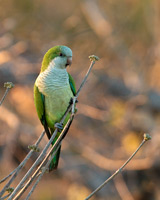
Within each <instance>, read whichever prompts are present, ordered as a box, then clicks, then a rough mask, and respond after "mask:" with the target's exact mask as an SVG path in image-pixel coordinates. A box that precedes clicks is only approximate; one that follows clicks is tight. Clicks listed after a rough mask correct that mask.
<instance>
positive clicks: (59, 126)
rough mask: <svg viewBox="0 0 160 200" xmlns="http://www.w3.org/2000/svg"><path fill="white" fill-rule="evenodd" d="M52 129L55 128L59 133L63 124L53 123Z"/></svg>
mask: <svg viewBox="0 0 160 200" xmlns="http://www.w3.org/2000/svg"><path fill="white" fill-rule="evenodd" d="M54 127H55V128H57V129H58V130H59V131H62V130H63V124H61V123H55V125H54Z"/></svg>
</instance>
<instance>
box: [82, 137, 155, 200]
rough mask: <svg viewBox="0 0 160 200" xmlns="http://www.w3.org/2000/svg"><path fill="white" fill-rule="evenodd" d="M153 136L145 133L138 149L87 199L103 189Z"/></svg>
mask: <svg viewBox="0 0 160 200" xmlns="http://www.w3.org/2000/svg"><path fill="white" fill-rule="evenodd" d="M150 139H151V136H149V134H144V139H143V141H142V142H141V144H140V145H139V147H138V148H137V149H136V151H135V152H134V153H133V154H132V155H131V156H130V157H129V158H128V160H127V161H126V162H125V163H124V164H123V165H122V166H121V167H120V168H119V169H118V170H117V171H116V172H115V173H114V174H112V175H111V176H110V177H109V178H108V179H107V180H106V181H104V182H103V183H102V184H101V185H100V186H99V187H97V188H96V189H95V190H94V191H93V192H92V193H91V194H90V195H89V196H88V197H87V198H86V199H85V200H88V199H90V198H91V197H92V196H93V195H94V194H96V193H97V192H98V191H99V190H100V189H102V188H103V187H104V186H105V185H106V184H107V183H108V182H109V181H110V180H112V179H113V178H114V177H115V176H116V175H117V174H118V173H120V172H121V171H122V170H123V168H124V167H125V166H126V165H127V164H128V163H129V162H130V161H131V160H132V158H133V157H134V156H135V155H136V153H137V152H138V151H139V150H140V149H141V147H142V146H143V145H144V144H145V143H146V141H148V140H150Z"/></svg>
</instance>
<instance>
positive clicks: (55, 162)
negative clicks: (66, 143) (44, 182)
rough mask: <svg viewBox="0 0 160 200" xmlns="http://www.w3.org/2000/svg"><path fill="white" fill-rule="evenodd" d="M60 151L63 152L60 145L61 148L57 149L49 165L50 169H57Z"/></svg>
mask: <svg viewBox="0 0 160 200" xmlns="http://www.w3.org/2000/svg"><path fill="white" fill-rule="evenodd" d="M60 152H61V146H60V147H59V149H58V150H57V152H56V154H55V156H54V157H53V159H52V161H51V163H50V165H49V171H52V170H55V169H57V167H58V162H59V156H60Z"/></svg>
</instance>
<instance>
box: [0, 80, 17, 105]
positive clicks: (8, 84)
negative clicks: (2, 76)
mask: <svg viewBox="0 0 160 200" xmlns="http://www.w3.org/2000/svg"><path fill="white" fill-rule="evenodd" d="M4 87H5V88H6V91H5V93H4V95H3V97H2V99H1V101H0V106H1V105H2V103H3V101H4V99H5V98H6V96H7V94H8V92H9V90H10V89H11V88H13V87H14V85H13V83H12V82H6V83H4Z"/></svg>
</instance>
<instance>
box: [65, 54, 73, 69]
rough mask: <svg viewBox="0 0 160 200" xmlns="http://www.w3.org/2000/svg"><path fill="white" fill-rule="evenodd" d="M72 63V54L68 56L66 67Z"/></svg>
mask: <svg viewBox="0 0 160 200" xmlns="http://www.w3.org/2000/svg"><path fill="white" fill-rule="evenodd" d="M71 64H72V57H71V56H70V57H67V63H66V67H67V66H68V65H71Z"/></svg>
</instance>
